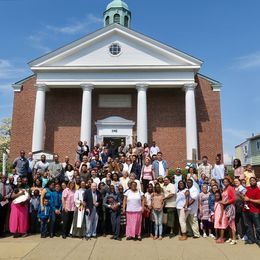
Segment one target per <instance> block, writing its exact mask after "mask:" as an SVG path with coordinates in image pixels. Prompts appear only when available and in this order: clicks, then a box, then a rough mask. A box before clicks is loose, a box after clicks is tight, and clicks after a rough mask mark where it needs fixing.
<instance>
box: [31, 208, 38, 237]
mask: <svg viewBox="0 0 260 260" xmlns="http://www.w3.org/2000/svg"><path fill="white" fill-rule="evenodd" d="M37 214H38V211H37V210H33V211H32V212H31V213H30V232H31V234H36V233H38V232H39V222H38V217H37Z"/></svg>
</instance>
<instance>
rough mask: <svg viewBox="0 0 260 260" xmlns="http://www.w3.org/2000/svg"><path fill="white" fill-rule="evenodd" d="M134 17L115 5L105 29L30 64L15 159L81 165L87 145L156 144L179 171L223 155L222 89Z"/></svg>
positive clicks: (16, 125) (16, 123)
mask: <svg viewBox="0 0 260 260" xmlns="http://www.w3.org/2000/svg"><path fill="white" fill-rule="evenodd" d="M131 20H132V16H131V11H130V9H129V7H128V5H127V4H126V3H125V2H124V1H121V0H113V1H112V2H111V3H110V4H108V6H107V8H106V10H105V12H104V27H103V28H101V29H100V30H98V31H96V32H93V33H91V34H88V35H86V36H85V37H83V38H81V39H79V40H76V41H74V42H72V43H70V44H68V45H66V46H64V47H61V48H59V49H57V50H55V51H53V52H50V53H48V54H45V55H43V56H41V57H40V58H37V59H35V60H33V61H31V62H29V66H30V68H31V70H32V72H33V75H32V76H30V77H28V78H26V79H23V80H21V81H19V82H17V83H15V84H13V90H14V106H13V125H12V136H11V159H13V158H14V157H16V156H17V155H18V154H19V151H20V150H21V149H24V150H25V151H26V152H29V151H32V152H34V153H37V152H38V151H46V152H49V153H58V154H59V155H60V157H61V159H63V157H65V155H68V156H69V157H70V158H71V161H73V160H74V158H75V150H76V148H77V143H78V141H79V140H81V141H87V142H88V144H89V145H90V146H93V145H95V144H98V143H99V144H100V143H103V142H104V143H106V144H108V145H109V144H110V143H111V142H114V143H115V144H120V143H121V142H122V141H123V142H125V143H126V145H129V144H133V143H136V142H137V141H140V142H141V143H142V144H144V143H148V144H149V145H151V143H152V141H155V142H156V144H157V145H158V146H159V147H160V149H161V151H162V152H163V154H164V158H165V159H166V160H167V161H168V163H169V165H170V166H171V167H177V166H180V167H184V166H185V164H186V161H187V160H192V159H201V157H202V156H203V155H207V156H208V157H209V160H210V161H211V162H212V161H213V160H214V158H215V156H216V154H217V153H222V151H223V148H222V127H221V109H220V89H221V84H220V83H219V82H218V81H215V80H213V79H211V78H209V77H207V76H204V75H202V74H200V73H199V71H200V68H201V66H202V63H203V62H202V61H201V60H199V59H197V58H194V57H193V56H191V55H188V54H186V53H184V52H181V51H179V50H177V49H175V48H174V47H170V46H168V45H165V44H163V43H161V42H160V41H157V40H154V39H152V38H150V37H149V36H146V35H144V34H142V33H139V32H136V31H135V30H133V29H132V28H131ZM144 22H145V21H144ZM169 29H171V28H169Z"/></svg>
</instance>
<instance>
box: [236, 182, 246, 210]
mask: <svg viewBox="0 0 260 260" xmlns="http://www.w3.org/2000/svg"><path fill="white" fill-rule="evenodd" d="M238 192H239V194H240V196H241V197H242V198H243V197H245V195H246V192H247V189H246V187H245V186H243V185H240V186H239V187H238ZM244 208H245V209H246V210H249V207H248V205H247V203H246V201H244Z"/></svg>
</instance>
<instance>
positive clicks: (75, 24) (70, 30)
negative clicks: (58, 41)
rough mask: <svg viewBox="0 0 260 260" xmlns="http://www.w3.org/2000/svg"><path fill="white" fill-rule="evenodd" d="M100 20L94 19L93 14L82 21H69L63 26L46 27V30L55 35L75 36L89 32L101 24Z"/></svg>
mask: <svg viewBox="0 0 260 260" xmlns="http://www.w3.org/2000/svg"><path fill="white" fill-rule="evenodd" d="M102 21H103V20H102V19H100V18H99V17H96V16H95V15H93V14H88V15H87V16H86V17H85V18H84V19H82V20H75V19H70V21H69V22H68V23H67V25H65V26H52V25H46V29H48V30H50V31H53V32H55V33H62V34H77V33H83V32H86V33H87V32H89V31H90V30H91V29H92V26H93V25H96V24H101V23H102Z"/></svg>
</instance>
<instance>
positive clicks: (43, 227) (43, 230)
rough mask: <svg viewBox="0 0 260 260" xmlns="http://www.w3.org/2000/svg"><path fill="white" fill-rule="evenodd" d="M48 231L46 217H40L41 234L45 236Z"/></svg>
mask: <svg viewBox="0 0 260 260" xmlns="http://www.w3.org/2000/svg"><path fill="white" fill-rule="evenodd" d="M47 231H48V219H41V236H46V235H47Z"/></svg>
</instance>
